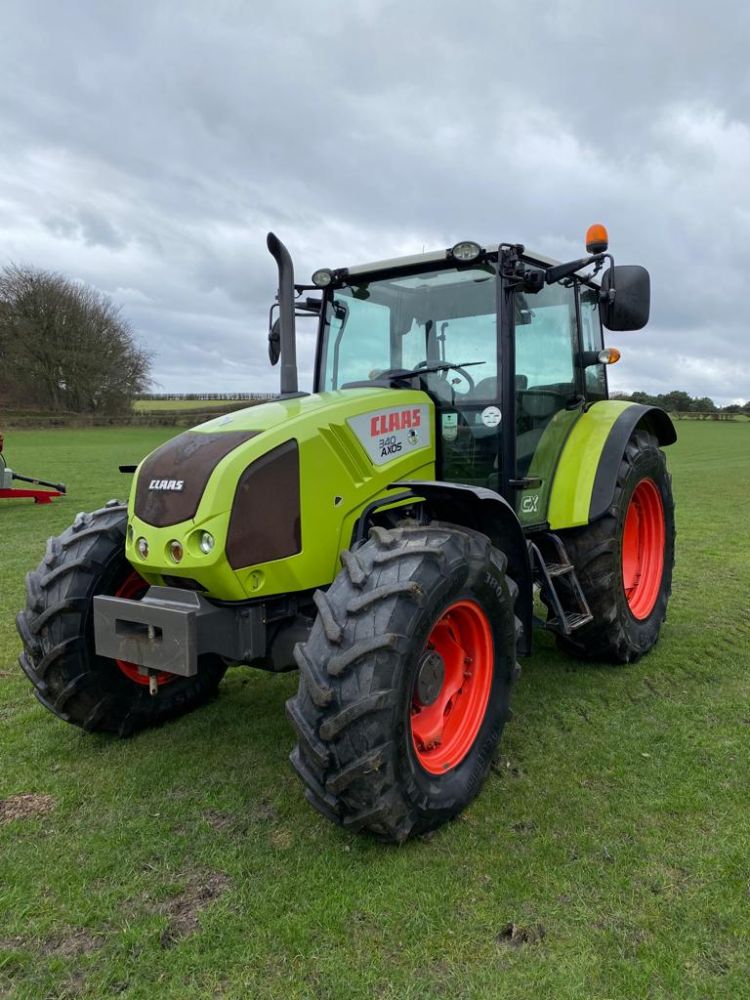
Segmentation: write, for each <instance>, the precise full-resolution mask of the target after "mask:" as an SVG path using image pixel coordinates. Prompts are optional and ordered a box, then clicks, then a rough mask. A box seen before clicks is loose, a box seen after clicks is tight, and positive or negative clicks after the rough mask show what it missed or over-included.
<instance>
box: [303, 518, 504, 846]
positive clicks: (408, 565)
mask: <svg viewBox="0 0 750 1000" xmlns="http://www.w3.org/2000/svg"><path fill="white" fill-rule="evenodd" d="M490 562H491V564H492V573H493V580H498V581H499V583H498V586H499V587H501V588H502V592H503V598H502V600H503V601H504V604H503V605H502V606H503V609H504V610H503V618H502V623H501V624H500V625H498V628H500V629H501V630H502V635H503V649H504V650H505V651H507V653H508V655H507V658H506V656H505V655H504V656H503V659H502V661H501V662H502V664H503V666H502V667H501V668H500V669H501V670H502V671H503V676H502V687H501V688H499V690H501V691H502V693H503V698H504V701H503V705H502V711H501V715H502V721H500V722H499V723H498V725H497V730H496V732H493V735H494V737H495V742H494V743H493V744H492V746H493V748H494V745H495V744H496V742H497V739H499V735H500V731H501V730H502V723H503V722H504V721H505V719H507V718H508V717H509V715H510V709H509V707H508V705H507V699H508V696H509V692H510V687H511V684H512V682H513V680H514V679H515V678H516V677H517V676H518V673H519V668H518V665H517V663H516V659H515V650H516V634H517V629H518V627H519V625H520V623H519V622H518V619H517V617H516V616H515V613H514V610H515V609H514V603H513V597H512V596H511V595H517V593H518V589H517V587H516V586H515V584H514V582H513V581H511V580H510V579H509V578H508V577H506V576H505V572H504V571H505V557H504V556H503V554H502V553H500V552H499V551H498V550H497V549H494V548H493V547H492V544H491V542H490V540H489V539H488V538H487V537H486V536H485V535H482V534H480V533H479V532H476V531H473V530H472V529H469V528H464V527H461V526H458V525H446V524H440V523H437V522H435V523H432V524H428V525H423V526H412V525H408V526H405V527H397V528H393V529H386V528H382V527H375V528H373V529H372V530H371V532H370V537H369V540H368V541H367V542H366V543H364V544H363V545H361V546H359V547H358V548H357V549H356V550H354V551H352V552H345V553H343V554H342V557H341V563H342V571H341V572H340V573H339V574H338V576H337V577H336V579H335V580H334V582H333V583H332V585H331V586H330V587H329V589H328V590H327V592H326V594H325V600H322V599H321V598H316V604H317V606H318V609H319V612H321V613H320V614H319V616H318V618H317V619H316V622H315V624H314V626H313V628H312V630H311V633H310V636H309V638H308V640H307V642H306V643H304V644H300V646H298V652H297V656H296V658H297V662H298V664H299V665H300V667H301V668H302V669H301V678H300V684H299V689H298V691H297V693H296V695H295V696H294V697H293V698H291V699H290V700H289V701H288V702H287V713H288V717H289V720H290V722H291V723H292V726H293V727H294V729H295V730H296V734H297V736H298V743H297V745H296V747H295V748H294V750H293V751H292V754H291V756H290V760H291V763H292V767H293V768H294V770H295V771H296V772H297V774H298V775H299V777H300V778H301V779H302V782H303V784H304V785H305V796H306V798H307V799H308V801H309V802H310V803H311V804H312V805H313V806H314V807H315V808H316V809H317V810H318V811H319V812H320V813H321V814H322V815H323V816H325V817H326V818H328V819H329V820H332V821H333V822H335V823H337V824H339V825H341V826H344V827H346V828H347V829H350V830H366V831H367V832H369V833H370V834H372V835H373V836H375V837H376V838H377V839H379V840H383V841H390V842H401V841H403V840H405V839H406V838H407V837H409V836H412V835H415V834H419V833H424V832H427V831H428V830H430V829H433V828H434V827H436V826H438V825H440V823H442V822H444V821H446V820H447V819H450V818H452V817H453V816H454V815H456V813H457V812H459V811H460V810H461V808H463V807H464V806H465V805H466V804H467V803H468V801H470V800H471V798H473V797H474V795H475V794H476V792H477V791H478V790H479V787H480V785H481V782H482V780H483V778H484V776H485V775H486V773H487V771H488V770H489V766H490V763H491V759H492V752H489V753H487V754H485V755H484V756H482V755H481V754H480V755H479V757H481V760H478V762H477V765H476V769H475V771H474V772H473V775H472V777H473V780H472V783H471V788H470V789H469V790H468V791H467V793H466V798H465V800H463V801H460V800H459V799H456V800H455V801H453V800H451V801H443V802H442V803H441V810H439V811H438V812H437V814H436V813H435V812H430V810H429V809H428V808H427V802H426V801H423V800H424V799H425V797H424V796H423V795H422V793H421V792H420V793H419V794H418V793H417V791H416V790H415V788H416V786H415V788H412V787H410V786H409V787H407V785H408V784H409V783H408V782H405V781H404V779H403V775H402V773H401V772H400V770H399V769H400V767H402V763H400V761H402V758H401V757H400V756H399V755H400V754H403V752H404V751H403V749H399V747H401V748H403V747H404V746H405V744H406V740H408V739H410V736H409V734H408V732H405V730H404V726H403V724H401V723H400V719H401V714H400V713H401V711H402V708H403V705H404V691H403V689H402V685H403V684H404V683H405V680H404V679H403V678H402V676H401V675H402V672H403V667H404V662H405V657H406V656H407V654H408V653H409V651H410V650H411V651H412V653H413V651H414V642H415V639H414V636H413V628H412V622H413V620H414V615H415V614H416V613H417V612H420V613H423V612H422V611H421V605H422V604H424V602H425V599H426V598H427V596H428V595H429V600H430V602H434V601H435V598H436V596H437V600H438V603H443V604H444V602H445V601H446V600H447V599H448V598H449V597H450V595H451V593H452V592H454V591H455V590H456V589H460V588H461V587H462V586H466V587H468V586H470V585H471V584H474V583H476V582H477V581H478V580H480V581H483V580H484V577H485V575H486V574H487V571H488V566H489V564H490ZM452 588H453V590H452ZM498 600H499V598H498ZM436 610H437V609H436ZM420 641H421V640H420ZM311 681H312V683H311ZM323 690H325V692H326V697H325V698H322V697H320V693H321V691H323ZM408 697H409V698H410V697H411V695H410V694H409V695H408ZM407 726H408V718H407ZM485 756H486V758H487V759H484V757H485ZM420 795H422V799H420Z"/></svg>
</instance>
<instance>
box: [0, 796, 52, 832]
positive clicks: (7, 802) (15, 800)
mask: <svg viewBox="0 0 750 1000" xmlns="http://www.w3.org/2000/svg"><path fill="white" fill-rule="evenodd" d="M54 808H55V800H54V799H53V798H52V796H51V795H34V794H27V795H10V796H9V797H8V798H7V799H0V825H2V824H3V823H12V822H13V821H14V820H17V819H33V818H34V817H36V816H46V815H47V814H48V813H51V812H52V810H53V809H54Z"/></svg>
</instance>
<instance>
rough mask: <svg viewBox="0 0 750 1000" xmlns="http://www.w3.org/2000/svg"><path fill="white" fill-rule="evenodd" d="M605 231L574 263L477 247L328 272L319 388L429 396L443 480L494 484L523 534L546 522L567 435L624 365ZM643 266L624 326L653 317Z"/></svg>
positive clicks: (321, 277) (322, 278)
mask: <svg viewBox="0 0 750 1000" xmlns="http://www.w3.org/2000/svg"><path fill="white" fill-rule="evenodd" d="M592 228H595V229H597V230H603V227H592ZM594 235H595V236H597V237H598V241H597V242H594V243H592V240H591V234H589V240H588V243H589V246H591V248H592V249H593V250H595V251H596V253H595V254H593V255H592V256H590V257H589V258H584V259H583V260H581V261H575V262H571V265H559V264H556V263H555V262H554V261H551V260H549V259H546V258H544V257H541V256H538V255H534V254H530V253H527V252H526V251H525V249H524V248H523V247H521V246H517V245H507V244H503V245H499V246H494V247H480V246H479V245H478V244H476V243H473V242H468V241H465V242H462V243H458V244H456V245H455V246H454V247H453V248H452V249H450V250H445V251H438V252H436V253H430V254H423V255H420V256H417V257H411V258H402V259H397V260H391V261H382V262H379V263H374V264H368V265H363V266H359V267H353V268H348V269H347V268H344V269H341V270H337V271H331V270H328V269H321V270H319V271H316V272H315V274H314V275H313V283H314V287H318V288H321V289H322V291H323V298H322V303H321V308H320V328H319V341H318V352H317V358H316V365H315V383H314V391H315V392H318V393H321V392H331V391H335V390H346V389H350V388H362V387H367V386H370V387H372V388H373V389H375V388H378V389H382V388H396V389H397V388H411V389H414V388H419V389H422V390H423V391H424V392H426V393H427V394H428V395H429V396H430V398H431V399H432V401H433V403H434V406H435V437H436V472H437V478H438V479H439V480H441V481H448V482H455V483H465V484H468V485H471V486H480V487H486V488H489V489H492V490H494V491H496V492H497V493H499V494H501V495H503V496H504V497H505V498H506V500H508V501H509V502H510V503H511V505H512V506H513V507H514V509H515V510H516V513H517V515H518V517H519V519H520V520H521V522H522V524H523V525H524V527H527V528H533V527H534V526H536V525H542V524H544V523H545V522H546V520H547V513H548V505H549V497H550V487H551V483H552V477H553V474H554V471H555V468H556V466H557V463H558V459H559V457H560V453H561V451H562V449H563V447H564V445H565V442H566V440H567V438H568V435H569V433H570V431H571V430H572V428H573V427H574V425H575V424H576V421H577V419H578V417H579V416H580V415H581V413H582V412H583V411H584V408H586V407H589V406H590V405H591V404H593V403H595V402H597V401H599V400H603V399H606V398H607V376H606V364H607V363H610V362H612V361H614V360H617V358H619V353H618V352H617V351H615V350H611V351H605V350H604V342H603V334H602V314H604V315H605V316H606V315H607V314H606V310H605V309H604V308H602V305H607V306H608V305H609V299H610V294H609V289H611V288H612V287H613V278H614V268H610V270H608V271H607V272H606V281H605V284H606V289H607V290H606V291H604V292H602V289H601V287H600V285H599V284H598V282H595V281H594V280H593V277H594V275H596V274H598V272H599V271H600V270H601V268H602V266H603V263H604V260H605V251H606V233H604V234H602V232H598V233H596V234H594ZM572 265H576V270H571V269H570V268H571V267H572ZM583 268H587V269H588V272H589V273H588V276H586V277H582V276H580V275H579V274H578V271H580V270H581V269H583ZM592 268H593V272H592ZM620 270H622V269H620ZM625 270H626V271H627V272H632V270H633V269H631V268H627V269H625ZM635 270H636V271H638V272H640V273H639V274H638V275H637V279H638V282H639V283H640V284H639V288H637V289H635V292H633V290H632V289H633V285H634V281H633V277H634V276H633V275H632V273H630V274H629V280H630V285H629V287H630V288H631V292H630V299H629V303H628V308H629V310H630V314H631V315H630V316H629V317H628V316H624V315H623V316H620V317H619V321H618V319H616V318H615V317H614V316H612V315H610V319H611V320H613V321H614V325H617V326H618V328H620V329H622V328H625V327H626V326H631V327H635V326H642V325H643V324H644V323H645V321H646V319H647V316H648V274H647V272H645V271H644V270H643V269H642V268H638V269H635ZM635 299H637V302H634V300H635ZM634 305H635V306H636V308H634ZM387 440H388V433H387V428H384V433H383V441H384V443H385V444H387Z"/></svg>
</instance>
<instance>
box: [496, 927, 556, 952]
mask: <svg viewBox="0 0 750 1000" xmlns="http://www.w3.org/2000/svg"><path fill="white" fill-rule="evenodd" d="M546 934H547V931H546V930H545V928H544V925H543V924H532V925H530V926H529V927H524V926H522V925H521V924H514V923H508V924H505V926H504V927H501V928H500V933H499V934H498V935H497V942H498V944H508V945H510V946H511V948H521V947H522V946H523V945H526V944H538V943H539V942H540V941H541V940H542V939H543V938H544V937H546Z"/></svg>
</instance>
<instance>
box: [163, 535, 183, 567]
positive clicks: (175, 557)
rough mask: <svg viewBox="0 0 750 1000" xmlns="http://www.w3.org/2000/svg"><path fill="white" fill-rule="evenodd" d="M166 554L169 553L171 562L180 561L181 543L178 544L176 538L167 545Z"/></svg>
mask: <svg viewBox="0 0 750 1000" xmlns="http://www.w3.org/2000/svg"><path fill="white" fill-rule="evenodd" d="M167 552H169V558H170V559H171V560H172V562H176V563H178V562H181V561H182V543H181V542H178V541H177V539H176V538H173V539H172V541H171V542H168V543H167Z"/></svg>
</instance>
